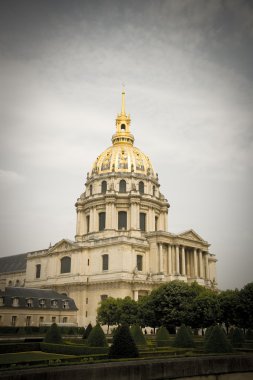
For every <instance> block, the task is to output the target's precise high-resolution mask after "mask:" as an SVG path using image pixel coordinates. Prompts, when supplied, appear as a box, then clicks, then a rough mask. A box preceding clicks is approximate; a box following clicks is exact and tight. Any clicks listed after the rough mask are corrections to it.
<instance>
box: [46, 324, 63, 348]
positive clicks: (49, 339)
mask: <svg viewBox="0 0 253 380" xmlns="http://www.w3.org/2000/svg"><path fill="white" fill-rule="evenodd" d="M44 341H45V343H57V344H60V343H62V337H61V332H60V330H59V328H58V326H57V324H56V323H53V324H52V325H51V326H50V328H49V329H48V331H47V333H46V336H45V340H44Z"/></svg>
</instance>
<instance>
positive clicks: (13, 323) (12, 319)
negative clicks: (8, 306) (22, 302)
mask: <svg viewBox="0 0 253 380" xmlns="http://www.w3.org/2000/svg"><path fill="white" fill-rule="evenodd" d="M16 323H17V316H16V315H13V316H12V317H11V325H12V326H16Z"/></svg>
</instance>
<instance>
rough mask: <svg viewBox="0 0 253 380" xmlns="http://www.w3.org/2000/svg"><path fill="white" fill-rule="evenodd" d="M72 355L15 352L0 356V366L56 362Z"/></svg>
mask: <svg viewBox="0 0 253 380" xmlns="http://www.w3.org/2000/svg"><path fill="white" fill-rule="evenodd" d="M73 357H74V356H73V355H62V354H49V353H47V352H41V351H29V352H17V353H8V354H1V355H0V364H14V363H22V362H26V361H27V362H33V361H36V360H56V359H61V358H73Z"/></svg>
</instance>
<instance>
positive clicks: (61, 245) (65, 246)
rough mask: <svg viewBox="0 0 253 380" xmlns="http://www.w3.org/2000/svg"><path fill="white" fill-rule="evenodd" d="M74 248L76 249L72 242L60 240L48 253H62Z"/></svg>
mask: <svg viewBox="0 0 253 380" xmlns="http://www.w3.org/2000/svg"><path fill="white" fill-rule="evenodd" d="M74 248H76V244H75V243H74V242H73V241H71V240H67V239H62V240H60V241H59V242H58V243H56V244H55V245H54V246H53V247H51V248H50V249H49V252H50V253H54V252H64V251H68V250H72V249H74Z"/></svg>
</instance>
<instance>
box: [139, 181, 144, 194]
mask: <svg viewBox="0 0 253 380" xmlns="http://www.w3.org/2000/svg"><path fill="white" fill-rule="evenodd" d="M139 192H140V194H144V183H143V182H142V181H141V182H139Z"/></svg>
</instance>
